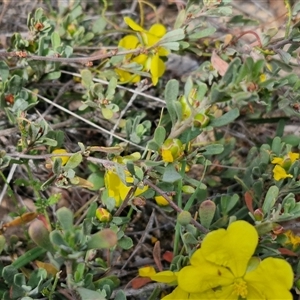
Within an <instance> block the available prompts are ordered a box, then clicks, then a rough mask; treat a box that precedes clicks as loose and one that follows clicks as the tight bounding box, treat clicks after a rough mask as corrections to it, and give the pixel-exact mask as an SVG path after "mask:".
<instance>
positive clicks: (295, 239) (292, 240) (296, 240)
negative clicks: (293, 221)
mask: <svg viewBox="0 0 300 300" xmlns="http://www.w3.org/2000/svg"><path fill="white" fill-rule="evenodd" d="M284 235H285V236H286V237H287V238H288V240H287V241H286V244H292V245H293V249H296V248H298V246H299V245H300V236H299V235H295V234H294V232H293V231H291V230H288V231H287V232H285V233H284Z"/></svg>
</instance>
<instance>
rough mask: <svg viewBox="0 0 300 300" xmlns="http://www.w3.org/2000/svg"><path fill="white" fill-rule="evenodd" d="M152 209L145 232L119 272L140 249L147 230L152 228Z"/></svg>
mask: <svg viewBox="0 0 300 300" xmlns="http://www.w3.org/2000/svg"><path fill="white" fill-rule="evenodd" d="M154 216H155V214H154V209H153V210H152V213H151V216H150V218H149V221H148V224H147V226H146V228H145V231H144V233H143V235H142V236H141V238H140V240H139V242H138V243H137V245H136V247H135V248H134V250H133V251H132V253H131V255H130V256H129V257H128V259H127V260H126V262H125V263H124V265H123V267H122V268H121V270H120V271H122V270H124V269H125V267H126V266H127V264H128V263H129V262H130V260H131V259H132V258H133V257H134V255H135V254H136V252H137V251H138V250H139V249H140V247H141V246H142V245H143V243H144V241H145V239H146V237H147V235H148V232H149V230H150V229H151V228H152V227H153V222H154Z"/></svg>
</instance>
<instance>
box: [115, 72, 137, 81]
mask: <svg viewBox="0 0 300 300" xmlns="http://www.w3.org/2000/svg"><path fill="white" fill-rule="evenodd" d="M115 72H116V73H117V74H118V75H119V79H120V81H121V82H132V83H135V82H140V81H141V76H140V75H137V74H131V73H129V72H127V71H124V70H121V69H115Z"/></svg>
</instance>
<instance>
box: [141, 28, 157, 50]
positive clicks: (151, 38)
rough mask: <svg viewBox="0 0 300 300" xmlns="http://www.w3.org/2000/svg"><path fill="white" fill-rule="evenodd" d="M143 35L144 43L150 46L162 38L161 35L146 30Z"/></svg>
mask: <svg viewBox="0 0 300 300" xmlns="http://www.w3.org/2000/svg"><path fill="white" fill-rule="evenodd" d="M141 36H142V39H143V42H144V45H145V46H148V47H150V46H153V45H155V44H156V43H157V42H158V41H159V40H160V38H159V37H157V36H155V35H153V34H151V33H148V32H146V31H144V32H142V33H141Z"/></svg>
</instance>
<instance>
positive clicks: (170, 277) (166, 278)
mask: <svg viewBox="0 0 300 300" xmlns="http://www.w3.org/2000/svg"><path fill="white" fill-rule="evenodd" d="M151 279H152V280H154V281H157V282H163V283H176V281H177V276H176V273H174V272H172V271H162V272H158V273H156V274H155V275H152V276H151Z"/></svg>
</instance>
